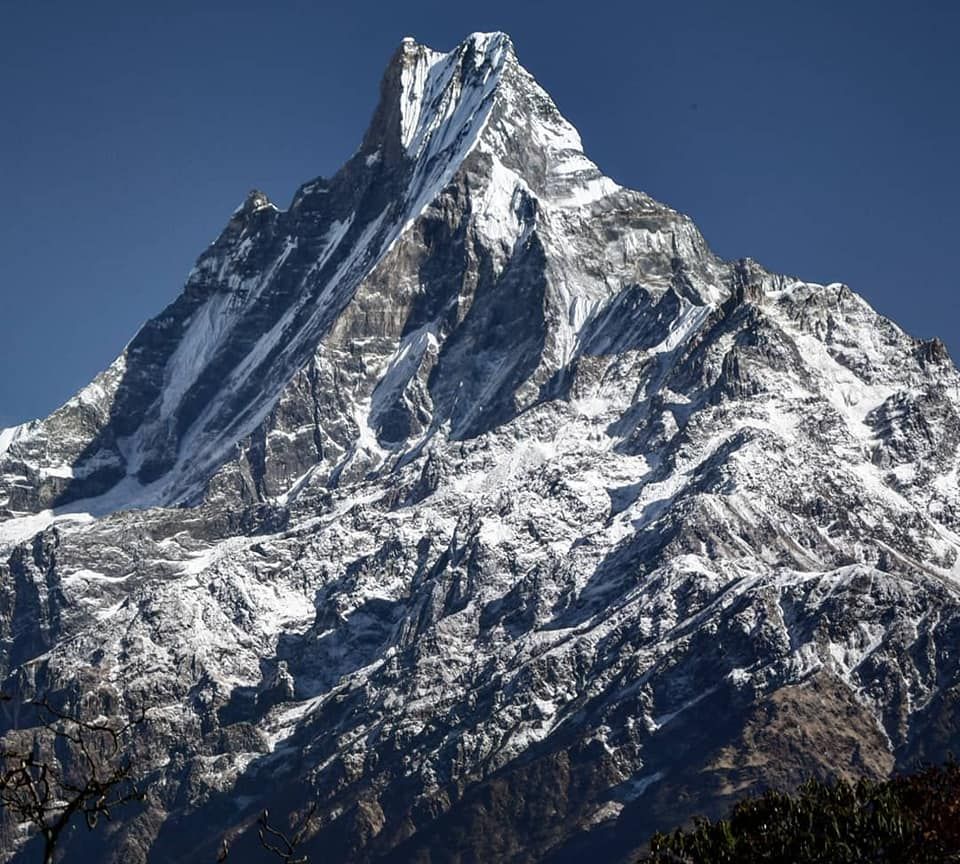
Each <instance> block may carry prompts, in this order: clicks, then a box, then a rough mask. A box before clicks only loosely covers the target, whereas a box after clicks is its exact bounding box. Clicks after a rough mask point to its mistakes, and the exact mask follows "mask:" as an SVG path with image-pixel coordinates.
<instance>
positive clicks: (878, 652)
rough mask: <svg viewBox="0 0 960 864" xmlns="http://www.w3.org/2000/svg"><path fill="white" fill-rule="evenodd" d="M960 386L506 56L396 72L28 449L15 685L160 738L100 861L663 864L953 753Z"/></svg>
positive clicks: (1, 480)
mask: <svg viewBox="0 0 960 864" xmlns="http://www.w3.org/2000/svg"><path fill="white" fill-rule="evenodd" d="M958 389H960V376H958V373H957V370H956V369H955V367H954V366H953V364H952V363H951V361H950V359H949V357H948V356H947V354H946V351H945V350H944V348H943V345H942V343H940V342H939V341H936V340H934V341H930V342H922V341H918V340H915V339H913V338H911V337H909V336H908V335H906V334H904V333H903V332H902V331H901V330H900V329H899V328H898V327H897V326H896V325H894V324H893V323H891V322H890V321H888V320H886V319H884V318H882V317H880V316H879V315H877V314H876V313H875V312H874V311H873V310H872V309H871V308H870V307H869V306H868V305H867V304H866V303H865V302H864V301H863V300H862V299H861V298H860V297H858V296H857V295H856V294H854V293H853V292H851V291H850V290H849V289H848V288H846V287H845V286H843V285H840V284H832V285H826V286H823V285H816V284H812V283H808V282H804V281H801V280H799V279H796V278H792V277H788V276H781V275H776V274H772V273H769V272H768V271H766V270H765V269H764V268H763V267H761V266H760V265H759V264H757V263H756V262H754V261H751V260H749V259H744V260H740V261H734V262H730V261H724V260H722V259H720V258H718V257H717V256H715V255H714V254H713V253H712V252H711V251H710V249H709V248H708V246H707V244H706V243H705V241H704V239H703V237H702V236H701V235H700V233H699V231H698V230H697V228H696V227H695V226H694V224H693V223H692V222H691V221H690V219H688V218H687V217H686V216H684V215H682V214H679V213H677V212H675V211H674V210H671V209H670V208H669V207H666V206H665V205H663V204H660V203H658V202H656V201H654V200H652V199H651V198H649V197H648V196H646V195H644V194H643V193H640V192H636V191H632V190H629V189H624V188H622V187H620V186H618V185H617V184H616V183H614V182H613V181H611V180H610V179H608V178H606V177H604V176H603V175H602V174H601V172H600V171H599V170H598V169H597V167H596V166H595V165H594V164H593V163H592V162H591V161H590V160H589V159H588V158H587V157H586V156H585V155H584V153H583V148H582V145H581V141H580V137H579V135H578V134H577V132H576V130H575V129H574V128H573V127H572V126H571V125H570V124H569V123H568V122H567V121H566V120H565V119H564V118H563V117H562V115H561V114H560V113H559V111H558V110H557V108H556V106H555V105H554V103H553V102H552V101H551V99H550V97H549V96H548V95H547V94H546V93H545V92H544V91H543V89H542V88H541V87H540V86H539V85H538V84H537V83H536V81H535V80H534V79H533V77H532V76H531V75H530V74H529V72H527V71H526V70H525V69H524V68H523V67H522V66H521V65H520V64H519V62H518V60H517V57H516V54H515V52H514V49H513V45H512V43H511V42H510V40H509V38H508V37H507V36H505V35H504V34H502V33H493V34H474V35H472V36H470V37H469V38H468V39H467V40H465V41H464V42H463V43H462V44H461V45H459V46H458V47H457V48H455V49H454V50H453V51H451V52H450V53H448V54H442V53H439V52H436V51H433V50H432V49H430V48H427V47H425V46H423V45H419V44H417V43H416V42H415V41H414V40H412V39H406V40H404V41H403V43H402V44H401V45H400V47H399V48H398V49H397V51H396V53H395V54H394V56H393V58H392V59H391V61H390V63H389V66H388V68H387V71H386V73H385V75H384V78H383V82H382V84H381V88H380V98H379V102H378V104H377V107H376V110H375V112H374V116H373V120H372V122H371V125H370V128H369V129H368V131H367V133H366V135H365V136H364V137H363V141H362V143H361V145H360V147H359V149H358V150H357V152H356V153H355V154H354V155H353V156H352V157H351V158H350V160H349V161H348V162H347V163H346V165H344V166H343V168H342V169H341V170H340V171H339V172H338V173H337V174H336V175H335V176H334V177H332V178H329V179H325V178H317V179H314V180H312V181H310V182H308V183H306V184H305V185H303V186H302V187H301V188H300V189H299V190H298V191H297V193H296V194H295V195H294V198H293V200H292V202H291V203H290V206H289V208H288V209H286V210H281V209H279V208H278V207H277V206H275V204H273V203H271V202H270V200H269V199H268V198H267V196H266V195H265V194H264V193H262V192H259V191H256V190H255V191H253V192H251V193H250V194H249V195H248V196H247V198H246V199H245V201H244V202H243V203H242V204H241V206H240V207H238V208H237V210H236V211H235V212H234V213H233V215H232V216H231V218H230V220H229V222H228V223H227V226H226V228H225V229H224V231H223V233H222V234H221V235H220V236H219V237H218V238H217V239H216V240H215V241H214V242H213V243H212V244H211V245H210V246H209V247H208V248H207V249H206V250H205V251H204V252H203V254H202V255H201V256H200V258H199V260H198V261H197V263H196V266H195V267H194V269H193V270H192V271H191V273H190V275H189V277H188V279H187V282H186V285H185V287H184V290H183V292H182V294H181V295H180V296H179V297H178V298H177V299H176V300H175V301H174V302H173V303H172V304H170V306H168V307H167V308H166V309H165V310H164V311H163V312H162V313H161V314H160V315H158V316H157V317H156V318H153V319H152V320H150V321H149V322H147V323H146V324H145V325H144V326H143V328H142V329H141V330H140V331H139V332H138V333H137V334H136V335H135V336H134V338H133V339H132V340H131V342H130V343H129V344H128V345H127V347H126V348H125V349H124V351H123V353H122V354H121V355H120V357H118V358H117V360H116V361H115V362H114V363H113V364H112V365H111V366H110V367H109V369H107V370H106V371H105V372H103V373H102V374H101V375H99V376H98V377H97V378H96V379H95V380H94V381H93V382H92V383H91V384H90V385H88V386H87V387H86V388H84V389H83V390H82V391H81V392H80V393H78V394H77V396H75V397H74V398H73V399H71V400H70V401H69V402H67V403H66V404H65V405H64V406H63V407H61V408H60V409H59V410H57V411H56V412H54V413H53V414H52V415H51V416H50V417H48V418H46V419H44V420H38V421H35V422H32V423H27V424H24V425H23V426H20V427H17V428H15V429H7V430H2V431H0V561H3V562H4V563H2V564H0V632H2V633H3V652H2V655H0V656H2V660H3V668H2V674H3V676H4V677H5V679H6V680H5V682H4V684H3V685H2V689H3V690H4V691H6V692H11V693H16V694H18V695H20V696H22V697H23V698H31V697H32V696H35V695H44V696H46V697H47V698H49V699H51V700H54V701H56V702H57V703H58V704H61V705H65V706H72V707H75V708H78V709H79V708H81V707H82V708H83V709H84V710H89V711H93V712H95V714H96V713H103V714H110V713H122V712H123V711H124V710H128V709H131V708H132V707H134V706H140V705H147V706H149V707H150V708H151V713H150V722H149V724H148V725H147V727H146V729H145V730H144V732H143V735H142V740H139V741H138V742H137V748H138V749H137V753H138V762H139V763H140V764H142V766H143V770H144V772H145V773H146V775H147V779H148V780H149V782H150V783H151V784H152V786H151V788H152V789H153V792H152V793H151V797H150V800H149V803H148V806H147V807H146V808H145V810H144V811H143V812H141V813H138V814H137V815H136V816H135V817H133V818H132V819H131V820H129V821H128V822H127V823H125V824H123V825H122V826H121V827H120V828H119V829H118V830H116V831H114V832H112V833H109V834H107V833H103V834H99V833H98V834H94V835H91V836H92V837H94V838H95V842H96V843H99V844H101V845H100V846H97V847H94V846H93V845H90V844H89V842H88V841H89V838H87V837H84V838H83V840H82V841H81V840H80V839H79V838H78V840H77V843H78V844H79V843H81V842H82V843H83V844H84V846H83V850H82V851H81V850H80V847H79V845H78V846H77V848H76V849H75V850H74V851H73V852H71V853H70V854H71V855H73V856H75V857H77V860H83V856H84V855H87V856H92V857H88V859H87V860H90V861H94V860H95V861H117V862H120V861H123V862H142V861H147V860H148V857H149V860H150V861H151V862H174V861H208V860H209V861H212V860H215V857H216V847H217V846H218V845H219V842H220V838H221V836H222V834H223V833H224V832H230V834H231V836H235V840H234V845H233V849H234V851H233V852H232V853H231V858H232V859H235V860H236V861H238V862H244V861H246V860H251V861H252V860H255V853H256V850H255V841H254V840H252V839H251V837H250V832H249V831H248V830H247V829H248V828H249V826H250V824H251V822H252V820H253V819H254V818H255V816H256V814H257V813H258V812H259V811H260V810H261V809H263V808H264V807H269V808H270V810H271V812H273V813H274V814H278V813H288V812H289V813H294V812H302V811H303V810H304V808H306V807H307V806H308V805H309V804H311V803H313V802H316V811H315V814H314V818H313V821H312V822H311V830H310V837H311V839H310V840H309V844H308V849H307V851H310V850H311V849H312V850H313V852H314V854H318V855H319V853H320V850H322V852H323V855H322V857H323V859H324V860H338V861H339V860H344V861H357V862H373V861H396V862H401V861H421V862H453V861H461V860H483V861H510V862H535V861H536V862H539V861H544V862H547V861H550V862H561V861H567V860H573V859H574V858H578V857H579V856H582V855H583V854H584V853H585V852H590V853H591V854H598V855H603V856H605V860H611V861H615V860H618V859H619V858H621V857H622V858H624V859H625V860H628V859H629V857H630V855H631V854H632V853H633V852H634V851H635V849H636V848H637V847H638V846H639V845H640V844H641V843H642V842H643V840H644V839H645V837H646V835H647V834H648V833H649V832H650V831H652V830H654V829H657V828H668V827H672V826H673V825H674V824H676V823H677V822H679V821H681V820H684V819H686V818H688V817H689V816H691V815H692V814H694V813H697V812H705V813H708V814H715V813H718V812H721V811H722V810H723V809H724V808H725V806H726V803H727V802H728V800H729V799H730V798H731V797H734V796H739V795H741V794H742V793H744V792H745V791H749V790H751V789H756V788H760V787H764V786H771V785H774V786H785V787H789V786H791V785H795V784H796V783H797V782H799V781H800V780H801V779H803V778H804V777H806V776H807V775H808V774H810V773H816V774H819V775H821V776H832V775H849V776H857V775H867V776H872V777H880V776H885V775H887V774H889V773H890V772H891V771H893V770H894V769H896V768H897V767H900V766H906V765H910V764H912V763H913V762H914V760H916V759H918V758H939V757H940V756H942V755H943V754H945V753H947V752H948V751H950V750H951V749H952V750H956V748H957V744H958V743H960V741H958V738H960V736H958V734H957V731H956V730H957V729H958V728H960V724H958V720H960V718H958V717H957V708H956V692H957V688H958V686H960V670H958V656H957V654H956V652H955V651H954V646H955V644H956V641H957V634H958V629H960V615H958V610H960V605H958V597H960V594H958V587H957V577H958V564H957V558H958V549H960V487H958V474H957V469H958V464H960V455H958V447H960V400H958V396H957V394H958ZM2 722H3V723H4V724H9V722H10V721H9V720H7V719H4V720H3V721H2ZM5 836H6V838H8V839H7V840H5V841H4V842H5V843H6V845H5V846H3V848H4V849H5V850H8V851H9V853H10V856H15V853H16V852H17V850H18V849H21V848H22V847H21V846H20V845H19V844H20V843H21V841H22V838H20V836H19V835H14V834H11V833H8V834H6V835H5Z"/></svg>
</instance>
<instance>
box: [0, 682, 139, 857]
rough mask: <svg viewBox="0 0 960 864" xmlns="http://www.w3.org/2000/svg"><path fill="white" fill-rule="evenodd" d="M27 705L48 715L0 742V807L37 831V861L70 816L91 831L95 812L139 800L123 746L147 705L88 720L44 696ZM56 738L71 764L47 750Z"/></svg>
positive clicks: (50, 853) (105, 814)
mask: <svg viewBox="0 0 960 864" xmlns="http://www.w3.org/2000/svg"><path fill="white" fill-rule="evenodd" d="M5 700H9V697H5ZM28 704H30V705H31V706H32V707H34V708H36V709H37V710H38V711H39V712H40V713H41V714H42V715H45V716H46V717H48V718H49V719H48V720H47V721H46V722H45V723H43V725H42V726H41V727H39V729H35V730H33V734H32V737H31V738H30V739H29V740H27V739H26V738H25V734H24V733H19V734H18V733H16V732H9V733H7V735H6V736H4V738H3V740H2V741H0V807H3V808H5V809H6V810H7V812H8V813H10V814H11V815H12V816H13V818H14V819H15V820H16V821H17V822H19V823H21V824H25V825H28V826H30V827H32V828H33V830H34V831H36V832H37V833H38V834H39V835H40V836H41V837H42V838H43V844H44V857H43V860H44V864H52V862H53V859H54V853H55V850H56V847H57V842H58V841H59V839H60V837H61V835H62V834H63V832H64V830H65V829H66V828H67V826H68V825H69V824H70V823H71V821H72V820H73V819H74V818H75V817H76V818H83V820H84V822H85V823H86V825H87V828H88V829H90V830H93V829H94V828H95V827H96V826H97V824H98V823H99V821H100V819H101V817H102V818H104V819H107V820H110V819H112V817H113V811H114V809H116V808H117V807H121V806H123V805H125V804H130V803H133V802H136V801H143V800H144V799H145V797H146V796H145V794H144V793H143V792H142V791H141V790H140V789H139V788H138V785H137V783H136V782H135V778H134V776H133V771H134V765H133V761H132V759H131V758H130V755H129V753H126V752H125V751H124V747H125V746H126V745H128V743H129V741H130V738H131V737H132V734H133V732H134V730H135V728H136V727H138V726H139V725H141V724H142V723H143V722H144V721H145V720H146V711H144V710H143V709H141V710H140V711H138V712H137V714H135V715H134V716H132V717H130V718H128V719H127V720H126V721H120V720H119V719H111V718H103V719H101V718H99V717H98V718H95V719H92V720H87V719H84V718H83V717H82V715H81V713H80V712H79V710H78V711H77V712H75V713H70V712H66V711H63V710H61V709H58V708H56V707H54V706H53V705H51V704H50V703H49V701H47V700H46V699H38V700H34V701H33V702H31V703H28ZM17 739H20V740H19V741H18V740H17ZM58 743H60V744H65V745H66V746H67V747H68V750H69V758H70V759H71V760H72V764H70V763H69V762H68V764H67V766H66V767H61V762H62V761H63V760H58V759H57V758H56V757H55V755H54V752H53V750H54V748H55V747H56V746H57V744H58Z"/></svg>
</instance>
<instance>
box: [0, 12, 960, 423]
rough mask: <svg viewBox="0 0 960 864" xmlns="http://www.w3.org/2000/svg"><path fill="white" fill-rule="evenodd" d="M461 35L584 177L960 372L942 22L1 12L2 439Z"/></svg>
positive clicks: (857, 16) (122, 339)
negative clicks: (869, 311)
mask: <svg viewBox="0 0 960 864" xmlns="http://www.w3.org/2000/svg"><path fill="white" fill-rule="evenodd" d="M837 7H842V8H837ZM478 30H503V31H505V32H507V33H509V34H510V35H511V37H512V38H513V40H514V43H515V45H516V50H517V54H518V56H519V59H520V62H521V63H523V65H524V66H526V67H527V68H528V69H529V70H530V71H531V72H532V73H533V74H534V75H535V76H536V77H537V79H538V80H539V81H540V82H541V84H543V85H544V87H545V88H546V89H547V91H548V92H549V93H550V94H551V95H552V97H553V98H554V100H555V101H556V103H557V105H558V107H559V108H560V110H561V112H562V113H563V114H564V115H565V116H566V117H567V118H568V119H570V120H571V121H572V122H573V123H574V125H575V126H576V127H577V128H578V130H579V131H580V133H581V136H582V137H583V140H584V145H585V148H586V151H587V153H588V155H589V156H590V157H591V158H592V159H593V160H594V161H595V162H597V164H598V165H599V166H600V168H601V170H602V171H603V172H604V173H605V174H607V175H609V176H611V177H612V178H613V179H615V180H617V181H618V182H620V183H622V184H624V185H626V186H630V187H632V188H637V189H642V190H643V191H645V192H647V193H649V194H651V195H653V196H654V197H655V198H657V199H659V200H661V201H664V202H665V203H667V204H669V205H671V206H673V207H676V208H677V209H679V210H682V211H683V212H685V213H688V214H689V215H690V216H691V217H692V218H693V219H694V221H695V222H696V223H697V225H698V226H699V227H700V229H701V230H702V231H703V233H704V235H705V237H706V239H707V241H708V242H709V243H710V245H711V246H712V248H713V249H714V250H715V251H716V252H718V253H719V254H720V255H723V256H724V257H728V258H736V257H741V256H750V257H753V258H755V259H757V260H758V261H760V262H761V263H762V264H763V265H765V266H766V267H769V268H770V269H773V270H776V271H780V272H787V273H790V274H793V275H797V276H800V277H802V278H804V279H809V280H813V281H821V282H831V281H844V282H846V283H848V284H849V285H850V286H851V287H852V288H853V289H854V290H856V291H858V292H859V293H861V294H862V295H864V296H865V297H866V298H867V300H868V301H869V302H871V303H872V304H873V305H874V306H875V307H876V308H877V309H878V310H879V311H881V312H882V313H884V314H886V315H889V316H890V317H892V318H893V319H894V320H896V321H897V322H898V323H899V324H900V325H901V326H903V327H904V328H905V329H906V330H907V331H908V332H910V333H912V334H914V335H917V336H922V337H929V336H933V335H938V336H940V337H941V338H943V339H944V341H945V342H946V343H947V345H948V347H950V349H951V351H952V353H953V354H954V356H957V357H960V333H958V327H957V325H958V322H960V301H958V300H957V296H956V288H955V283H956V279H957V277H956V267H955V265H954V260H953V259H954V253H953V249H954V246H955V243H956V236H957V233H958V228H960V224H958V223H960V217H958V215H957V209H956V206H955V202H956V201H957V200H958V199H960V169H958V166H957V159H956V153H958V152H960V109H958V107H957V105H958V100H957V99H956V92H957V90H958V84H960V52H957V51H956V50H955V48H954V45H955V44H956V41H957V39H958V37H960V7H958V6H955V5H953V4H950V3H946V2H941V3H936V2H920V3H917V4H912V5H910V6H908V5H907V4H899V3H883V2H880V3H867V2H852V3H844V4H831V3H826V2H819V0H814V2H808V3H799V2H779V3H761V2H754V0H750V2H740V3H734V4H712V3H708V2H705V0H698V2H688V3H685V4H682V6H681V4H672V5H671V6H670V8H664V4H655V3H644V2H633V3H625V2H624V3H620V2H617V3H604V2H598V3H594V4H591V6H590V14H589V16H585V15H584V14H583V7H582V6H580V5H576V6H575V5H574V4H565V3H546V2H539V0H532V2H527V3H525V4H516V3H506V2H500V0H493V2H485V3H483V4H478V5H477V6H476V8H471V7H459V8H450V7H449V6H448V5H447V4H444V3H435V2H411V3H405V4H401V5H398V6H380V5H373V4H363V3H359V4H352V5H350V6H349V7H343V6H341V5H337V6H334V5H329V6H326V5H317V4H308V3H302V2H278V3H277V4H273V5H271V6H270V7H269V8H266V9H265V7H263V6H262V5H260V4H254V3H252V2H249V0H237V2H232V3H226V2H205V3H194V4H188V3H183V2H172V3H170V4H165V5H164V7H163V8H162V9H159V8H157V9H153V10H144V9H142V8H135V7H131V6H130V5H129V4H121V3H118V2H102V3H94V4H88V5H85V6H82V7H81V6H79V5H75V4H69V3H66V2H52V3H47V4H42V5H40V4H21V3H17V2H10V0H7V2H0V33H2V34H3V46H2V47H3V50H2V51H0V108H2V116H3V118H4V122H5V124H6V125H5V134H4V135H3V136H0V165H2V166H3V188H4V192H5V193H6V199H7V200H6V202H5V205H6V206H5V207H4V208H3V216H2V219H3V222H2V224H0V228H2V230H0V301H2V302H0V369H2V370H3V371H4V373H5V374H2V375H0V426H9V425H12V424H14V423H18V422H21V421H25V420H27V419H30V418H32V417H37V416H45V415H46V414H48V413H50V412H51V411H52V410H54V409H55V408H56V407H57V406H58V405H59V404H61V403H62V402H63V401H64V400H66V399H67V398H69V396H71V395H72V394H73V393H74V392H76V391H77V390H78V389H79V388H80V387H82V386H83V385H84V384H86V383H87V382H89V381H90V380H91V379H92V378H93V377H94V375H95V374H96V373H97V372H98V371H100V370H101V369H103V368H105V367H106V366H107V365H108V364H109V363H110V362H111V360H112V359H113V358H114V357H115V356H116V355H117V354H118V353H119V352H120V351H121V350H122V348H123V346H124V344H126V342H127V341H129V339H130V338H131V337H132V336H133V334H134V332H135V331H136V329H137V327H138V326H139V325H140V324H141V323H142V322H143V321H144V320H146V319H147V318H149V317H152V316H153V315H156V314H158V313H159V312H160V311H161V309H162V308H163V306H164V305H166V303H168V302H170V301H171V300H172V299H173V298H174V297H175V296H176V295H177V294H178V293H179V292H180V290H181V289H182V285H183V281H184V279H185V277H186V274H187V272H188V271H189V270H190V268H191V266H192V264H193V261H194V260H195V259H196V257H197V256H198V255H199V254H200V253H201V252H202V251H203V249H204V248H205V246H206V245H207V244H208V243H209V242H211V241H212V240H213V239H214V238H215V237H216V235H217V234H218V233H219V232H220V230H222V228H223V226H224V225H225V224H226V221H227V219H228V218H229V215H230V212H231V211H232V210H233V208H234V207H235V206H236V205H237V204H238V203H239V202H240V201H241V200H242V199H243V197H244V194H245V193H246V191H247V190H248V189H250V188H251V187H259V188H262V189H264V191H266V192H267V194H268V195H269V196H270V198H271V199H272V200H274V201H275V202H277V203H278V205H279V206H282V207H285V206H286V205H287V203H288V202H289V200H290V198H291V196H292V194H293V191H294V190H295V188H296V187H297V186H298V185H299V184H301V183H303V182H306V181H307V180H309V179H311V178H312V177H314V176H317V175H321V174H322V175H330V174H332V173H333V172H335V171H336V170H337V168H339V167H340V165H341V164H342V163H343V162H344V161H345V160H346V158H347V157H348V156H349V155H350V153H351V152H353V151H354V150H355V149H356V147H357V146H358V144H359V142H360V139H361V137H362V135H363V132H364V130H365V128H366V126H367V123H368V121H369V119H370V115H371V113H372V110H373V107H374V104H375V102H376V96H377V86H378V82H379V78H380V76H381V74H382V72H383V69H384V67H385V65H386V62H387V60H388V58H389V56H390V55H391V54H392V52H393V51H394V50H395V48H396V46H397V45H398V44H399V42H400V40H401V38H402V37H404V36H406V35H410V34H412V35H414V36H415V37H416V38H417V39H418V40H419V41H421V42H425V43H426V44H428V45H431V46H432V47H435V48H438V49H442V50H449V49H450V48H452V47H453V46H454V45H455V44H456V43H458V42H459V41H460V40H461V39H462V38H463V37H464V36H466V35H467V34H468V33H470V32H473V31H478Z"/></svg>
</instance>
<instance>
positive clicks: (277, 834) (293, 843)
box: [217, 801, 317, 864]
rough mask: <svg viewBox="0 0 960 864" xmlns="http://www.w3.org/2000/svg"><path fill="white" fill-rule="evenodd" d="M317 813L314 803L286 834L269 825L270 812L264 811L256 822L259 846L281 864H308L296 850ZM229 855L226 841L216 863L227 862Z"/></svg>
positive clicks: (306, 859) (304, 856)
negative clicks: (281, 863)
mask: <svg viewBox="0 0 960 864" xmlns="http://www.w3.org/2000/svg"><path fill="white" fill-rule="evenodd" d="M316 812H317V803H316V801H314V802H313V803H312V804H311V805H310V808H309V809H308V810H307V812H306V813H304V814H303V816H301V817H299V818H298V819H297V820H296V822H295V823H294V825H293V827H292V828H291V829H290V830H291V831H292V832H293V833H291V834H287V833H286V832H284V831H281V830H280V829H279V828H277V827H276V826H274V825H271V824H270V811H269V810H264V811H263V812H262V813H261V814H260V818H259V819H258V820H257V825H258V826H259V827H258V829H257V837H258V838H259V840H260V845H261V846H262V847H263V848H264V849H265V850H266V851H267V852H270V853H272V854H273V855H275V856H276V857H277V858H279V859H280V860H281V861H282V862H283V864H310V858H309V856H307V855H298V854H297V848H298V847H299V846H300V844H301V843H303V841H304V840H305V839H306V836H307V830H308V829H309V827H310V820H311V819H312V818H313V815H314V813H316ZM229 854H230V848H229V846H228V845H227V841H226V840H224V841H223V843H222V845H221V846H220V854H219V855H218V856H217V862H223V861H226V860H227V857H228V856H229Z"/></svg>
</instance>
